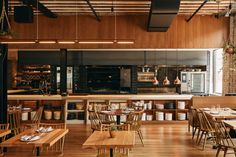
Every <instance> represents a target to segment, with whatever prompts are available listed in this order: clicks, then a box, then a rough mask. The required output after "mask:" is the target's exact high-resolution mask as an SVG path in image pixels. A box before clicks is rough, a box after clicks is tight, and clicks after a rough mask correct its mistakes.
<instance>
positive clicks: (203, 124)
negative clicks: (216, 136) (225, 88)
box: [197, 110, 213, 131]
mask: <svg viewBox="0 0 236 157" xmlns="http://www.w3.org/2000/svg"><path fill="white" fill-rule="evenodd" d="M197 116H198V119H199V126H200V130H205V131H213V128H212V126H211V124H210V122H209V121H208V119H207V117H206V115H205V113H204V112H203V111H200V110H197Z"/></svg>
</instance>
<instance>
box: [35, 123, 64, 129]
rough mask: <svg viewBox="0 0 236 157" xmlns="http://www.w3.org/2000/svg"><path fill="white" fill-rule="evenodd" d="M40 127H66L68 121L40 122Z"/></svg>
mask: <svg viewBox="0 0 236 157" xmlns="http://www.w3.org/2000/svg"><path fill="white" fill-rule="evenodd" d="M39 127H45V128H47V127H52V128H53V129H66V123H39Z"/></svg>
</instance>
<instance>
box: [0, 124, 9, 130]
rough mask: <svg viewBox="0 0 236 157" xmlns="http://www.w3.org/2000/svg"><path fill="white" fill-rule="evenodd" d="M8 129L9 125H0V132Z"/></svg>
mask: <svg viewBox="0 0 236 157" xmlns="http://www.w3.org/2000/svg"><path fill="white" fill-rule="evenodd" d="M8 129H9V123H7V124H0V130H8Z"/></svg>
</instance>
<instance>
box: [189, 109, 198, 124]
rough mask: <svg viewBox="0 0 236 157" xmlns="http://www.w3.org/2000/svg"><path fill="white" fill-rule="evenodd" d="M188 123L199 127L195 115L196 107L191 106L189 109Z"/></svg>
mask: <svg viewBox="0 0 236 157" xmlns="http://www.w3.org/2000/svg"><path fill="white" fill-rule="evenodd" d="M189 124H190V125H191V126H193V127H199V119H198V117H197V109H196V108H193V107H191V108H190V109H189Z"/></svg>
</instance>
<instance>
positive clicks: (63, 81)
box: [60, 49, 67, 95]
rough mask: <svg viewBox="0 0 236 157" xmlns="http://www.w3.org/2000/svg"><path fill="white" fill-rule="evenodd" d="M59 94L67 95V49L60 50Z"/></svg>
mask: <svg viewBox="0 0 236 157" xmlns="http://www.w3.org/2000/svg"><path fill="white" fill-rule="evenodd" d="M60 58H61V64H60V93H61V95H66V94H67V49H60Z"/></svg>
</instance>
